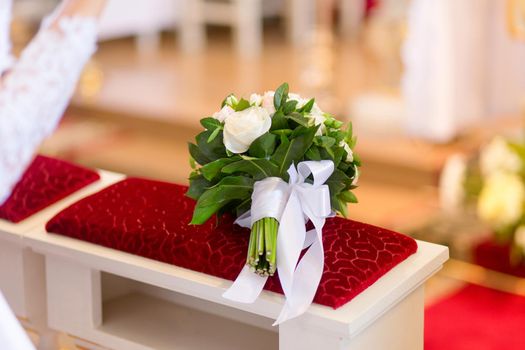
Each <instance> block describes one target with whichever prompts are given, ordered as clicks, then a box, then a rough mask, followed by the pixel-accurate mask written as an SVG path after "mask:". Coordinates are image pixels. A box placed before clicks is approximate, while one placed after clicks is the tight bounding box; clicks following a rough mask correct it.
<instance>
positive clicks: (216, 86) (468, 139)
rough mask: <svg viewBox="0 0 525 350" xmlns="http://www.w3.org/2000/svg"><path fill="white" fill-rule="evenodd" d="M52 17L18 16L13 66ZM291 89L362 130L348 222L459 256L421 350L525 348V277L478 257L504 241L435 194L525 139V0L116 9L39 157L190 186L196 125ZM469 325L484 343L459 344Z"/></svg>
mask: <svg viewBox="0 0 525 350" xmlns="http://www.w3.org/2000/svg"><path fill="white" fill-rule="evenodd" d="M56 3H57V1H55V0H15V3H14V15H15V17H14V21H13V24H12V25H13V30H12V35H13V41H14V43H15V51H20V50H21V49H22V48H23V47H24V45H25V44H26V43H27V42H28V41H29V40H30V38H31V37H32V36H33V35H34V33H35V32H36V30H37V29H38V26H39V23H40V20H41V18H42V17H43V16H44V15H45V14H46V13H48V12H49V11H50V10H51V9H52V8H53V7H54V6H55V5H56ZM285 81H286V82H288V83H289V84H290V87H291V90H292V91H294V92H297V93H300V94H302V95H304V96H315V97H316V100H317V102H318V103H319V105H320V106H321V108H322V109H323V110H325V111H328V112H330V113H332V114H334V115H336V116H337V117H338V119H340V120H343V121H345V122H349V121H351V122H353V125H354V132H355V134H357V135H358V137H359V140H358V146H357V152H358V153H359V155H360V156H361V158H362V160H363V168H362V169H363V171H362V177H361V181H360V187H359V188H358V189H357V190H356V194H357V196H358V198H359V200H360V203H359V204H357V205H353V206H351V208H350V211H349V212H350V218H351V219H354V220H358V221H365V222H369V223H371V224H374V225H379V226H383V227H386V228H390V229H393V230H397V231H401V232H403V233H407V234H410V235H412V236H414V237H416V238H419V239H423V240H427V241H432V242H437V243H441V244H446V245H448V246H449V247H450V249H451V257H452V260H451V261H450V262H449V263H448V264H447V265H446V267H445V269H444V270H443V271H441V272H440V274H439V275H438V276H437V277H436V278H434V279H433V280H431V282H430V283H429V286H428V288H427V299H428V300H427V302H428V306H429V309H428V310H427V325H428V327H427V331H426V332H427V335H426V336H427V338H426V339H427V340H426V348H428V349H441V348H443V347H441V345H442V344H441V345H440V343H439V342H440V340H439V338H442V337H443V335H444V334H445V336H446V335H447V334H449V335H450V336H451V337H453V336H454V335H455V336H456V338H458V339H459V340H458V341H459V343H458V344H463V345H457V347H450V346H452V345H453V344H452V345H451V343H448V345H447V348H449V349H452V348H458V349H460V348H461V349H474V348H476V349H503V348H505V349H511V348H512V349H513V348H514V347H513V346H515V348H518V347H521V348H522V346H525V343H524V341H523V340H516V339H514V340H509V338H512V337H511V336H510V335H512V330H515V331H516V332H517V333H516V334H520V333H519V332H521V330H522V329H523V324H525V323H524V322H525V301H524V300H525V299H523V298H524V297H525V282H524V279H523V278H521V277H519V276H520V273H515V271H517V270H516V269H515V268H517V266H518V267H519V266H525V265H523V263H522V262H519V261H518V262H513V263H512V264H511V265H512V268H511V269H508V268H507V269H505V268H501V264H500V265H497V264H496V265H495V264H491V263H486V261H489V262H490V261H492V262H493V261H494V259H496V260H497V259H500V260H501V259H503V260H505V259H507V260H508V259H509V258H508V254H507V255H505V254H503V257H501V254H500V256H499V257H495V258H494V257H493V256H492V255H491V254H493V253H491V252H488V253H485V254H488V255H489V258H485V259H483V258H479V257H477V255H476V254H477V253H476V252H477V251H478V250H479V249H478V247H479V246H480V245H482V244H485V243H486V242H487V240H491V237H492V231H493V230H492V229H491V228H490V227H488V226H487V225H486V224H483V223H482V222H481V220H479V219H478V218H477V216H476V215H475V213H472V211H469V210H464V211H456V210H449V209H450V208H447V203H446V201H445V202H444V200H443V188H441V189H440V174H441V172H442V169H443V167H444V166H445V164H446V163H447V160H448V159H450V157H451V156H453V155H454V154H458V153H460V154H463V155H467V156H469V157H472V155H474V157H475V155H476V154H477V153H478V150H479V149H480V147H483V146H484V145H485V144H486V143H487V142H488V141H489V140H491V139H492V138H493V137H494V136H496V135H504V136H509V137H514V138H516V137H517V138H520V137H521V134H522V131H523V122H524V120H525V119H524V113H525V1H523V0H461V1H455V0H133V1H125V0H111V1H110V2H109V5H108V7H107V9H106V11H105V14H104V16H103V20H102V23H101V26H100V43H99V49H98V52H97V53H96V55H95V56H94V57H93V59H92V60H91V62H90V63H89V64H88V66H87V67H86V69H85V71H84V73H83V76H82V78H81V81H80V83H79V85H78V89H77V92H76V94H75V96H74V98H73V100H72V101H71V104H70V106H69V108H68V110H67V112H66V115H65V118H64V120H63V122H62V123H61V125H60V127H59V129H58V130H57V131H56V133H55V134H54V135H53V136H52V137H51V138H50V139H49V140H47V141H46V143H45V144H44V145H43V147H42V150H41V152H42V153H44V154H48V155H53V156H57V157H60V158H63V159H68V160H72V161H74V162H78V163H80V164H84V165H87V166H90V167H99V168H104V169H109V170H113V171H117V172H123V173H126V174H129V175H133V176H144V177H149V178H155V179H161V180H168V181H175V182H179V183H186V181H187V177H188V174H189V172H190V166H189V163H188V152H187V142H188V141H190V140H192V138H193V137H194V135H196V134H197V133H198V132H199V130H200V125H199V119H200V118H203V117H204V116H209V115H211V114H213V113H214V112H215V111H217V110H218V109H219V108H220V103H221V101H222V99H223V98H224V97H225V96H226V95H228V94H229V93H232V92H233V93H235V94H236V95H238V96H246V97H248V96H249V95H250V94H251V93H252V92H258V93H263V92H264V91H267V90H274V89H275V88H276V87H277V86H279V85H280V84H281V83H282V82H285ZM442 182H443V181H442ZM442 186H443V184H442ZM445 186H446V184H445ZM440 193H441V200H440ZM483 261H485V263H484V262H483ZM520 264H521V265H520ZM507 265H508V264H507ZM498 266H499V267H498ZM497 270H499V271H497ZM523 271H525V270H523ZM523 271H522V272H523ZM522 275H523V276H525V274H522ZM523 276H522V277H523ZM501 303H503V304H501ZM509 305H510V306H509ZM473 308H476V309H479V310H480V311H479V312H477V313H476V314H475V315H472V314H471V313H468V312H467V311H468V310H472V309H473ZM498 312H501V314H500V316H501V317H502V322H498V324H499V327H503V328H504V329H505V332H502V333H499V332H494V328H493V327H494V319H493V318H494V317H497V315H498ZM452 313H453V314H455V315H458V316H457V317H458V320H457V322H458V324H460V326H457V325H455V326H454V327H453V328H454V329H450V322H449V319H448V317H449V315H450V314H452ZM461 315H464V316H463V317H464V318H465V322H464V323H465V325H463V326H464V327H467V324H468V323H469V322H468V321H466V320H467V319H468V320H470V321H471V320H472V318H475V319H476V320H478V321H479V322H478V323H474V324H475V327H476V328H475V329H471V330H470V331H468V330H466V331H461V330H462V329H463V328H461V327H462V326H461V324H462V323H461V322H462V321H461ZM495 315H496V316H495ZM470 323H471V326H472V324H473V323H472V322H470ZM447 324H448V325H449V328H447ZM484 327H485V328H484ZM490 327H492V328H490ZM487 329H492V332H488V331H487ZM447 332H448V333H447ZM504 334H507V335H504ZM509 334H510V335H509ZM438 335H439V336H438ZM475 339H477V340H475ZM476 341H477V342H476ZM465 344H467V345H466V347H465V346H464V345H465ZM468 344H470V345H471V346H472V347H469V345H468ZM480 344H483V346H485V345H486V346H485V347H479V345H480ZM461 346H464V347H461ZM487 346H488V347H487Z"/></svg>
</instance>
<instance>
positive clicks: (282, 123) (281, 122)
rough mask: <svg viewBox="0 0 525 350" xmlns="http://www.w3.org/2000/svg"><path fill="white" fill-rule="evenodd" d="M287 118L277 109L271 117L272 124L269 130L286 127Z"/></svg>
mask: <svg viewBox="0 0 525 350" xmlns="http://www.w3.org/2000/svg"><path fill="white" fill-rule="evenodd" d="M288 128H289V125H288V119H287V118H286V117H285V116H284V114H283V112H281V111H278V112H276V113H275V114H274V115H273V117H272V126H271V128H270V130H272V131H273V130H281V129H288Z"/></svg>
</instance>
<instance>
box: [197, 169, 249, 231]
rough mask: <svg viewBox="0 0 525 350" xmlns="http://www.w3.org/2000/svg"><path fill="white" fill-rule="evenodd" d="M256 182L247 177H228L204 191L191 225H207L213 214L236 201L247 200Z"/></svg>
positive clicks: (198, 201)
mask: <svg viewBox="0 0 525 350" xmlns="http://www.w3.org/2000/svg"><path fill="white" fill-rule="evenodd" d="M253 183H254V180H253V179H252V178H249V177H246V176H227V177H225V178H223V179H222V180H221V181H219V183H217V184H216V185H215V186H212V187H209V188H208V189H207V190H206V191H204V192H203V193H202V194H201V196H200V197H199V199H198V200H197V205H196V206H195V211H194V212H193V218H192V219H191V223H192V224H195V225H200V224H203V223H205V222H206V221H207V220H208V219H209V218H210V217H211V216H212V215H213V214H215V213H216V212H217V211H218V210H219V209H221V208H222V207H224V206H225V205H227V204H229V203H230V202H232V201H235V200H246V198H247V197H249V196H250V195H251V193H252V191H253Z"/></svg>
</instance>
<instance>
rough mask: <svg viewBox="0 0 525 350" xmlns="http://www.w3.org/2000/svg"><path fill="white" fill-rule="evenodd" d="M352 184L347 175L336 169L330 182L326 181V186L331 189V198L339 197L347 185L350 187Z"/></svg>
mask: <svg viewBox="0 0 525 350" xmlns="http://www.w3.org/2000/svg"><path fill="white" fill-rule="evenodd" d="M351 183H352V179H350V178H349V177H348V176H346V174H345V173H343V172H342V171H341V170H339V169H335V170H334V172H333V174H332V175H331V176H330V177H329V178H328V180H326V184H327V185H328V188H329V189H330V195H331V196H336V195H338V194H339V193H340V192H342V191H343V190H344V189H345V188H346V187H347V185H350V184H351Z"/></svg>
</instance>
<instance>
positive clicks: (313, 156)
mask: <svg viewBox="0 0 525 350" xmlns="http://www.w3.org/2000/svg"><path fill="white" fill-rule="evenodd" d="M304 156H305V157H306V158H307V159H309V160H321V154H320V153H319V148H317V146H315V145H312V146H311V147H310V148H308V151H306V154H305V155H304Z"/></svg>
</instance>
